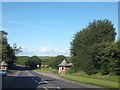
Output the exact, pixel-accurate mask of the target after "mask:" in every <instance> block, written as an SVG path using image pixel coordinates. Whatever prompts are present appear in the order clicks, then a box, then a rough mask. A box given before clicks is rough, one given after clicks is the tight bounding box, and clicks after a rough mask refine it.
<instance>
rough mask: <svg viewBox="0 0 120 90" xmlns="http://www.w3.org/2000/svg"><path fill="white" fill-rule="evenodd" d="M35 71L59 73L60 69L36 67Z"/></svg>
mask: <svg viewBox="0 0 120 90" xmlns="http://www.w3.org/2000/svg"><path fill="white" fill-rule="evenodd" d="M33 71H35V72H43V73H57V72H58V70H56V69H51V68H42V69H41V70H40V69H36V70H33Z"/></svg>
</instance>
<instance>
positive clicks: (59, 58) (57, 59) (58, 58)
mask: <svg viewBox="0 0 120 90" xmlns="http://www.w3.org/2000/svg"><path fill="white" fill-rule="evenodd" d="M64 59H66V57H65V56H63V55H58V56H56V57H55V58H52V59H51V60H50V62H49V66H50V67H52V68H54V69H58V65H59V64H60V63H61V62H62V61H63V60H64Z"/></svg>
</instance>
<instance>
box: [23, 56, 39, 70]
mask: <svg viewBox="0 0 120 90" xmlns="http://www.w3.org/2000/svg"><path fill="white" fill-rule="evenodd" d="M25 64H26V65H27V66H28V67H30V68H31V69H37V68H38V67H37V65H39V67H41V60H40V59H39V58H38V57H37V56H32V57H29V59H28V60H27V61H26V62H25Z"/></svg>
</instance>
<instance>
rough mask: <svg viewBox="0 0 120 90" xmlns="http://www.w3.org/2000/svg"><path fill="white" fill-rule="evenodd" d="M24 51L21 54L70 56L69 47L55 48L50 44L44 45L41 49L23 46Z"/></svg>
mask: <svg viewBox="0 0 120 90" xmlns="http://www.w3.org/2000/svg"><path fill="white" fill-rule="evenodd" d="M22 51H23V52H22V53H21V54H20V55H39V56H56V55H65V56H69V54H70V50H69V48H53V47H50V46H44V47H41V48H40V49H29V48H26V47H23V46H22Z"/></svg>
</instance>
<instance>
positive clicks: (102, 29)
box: [71, 19, 116, 75]
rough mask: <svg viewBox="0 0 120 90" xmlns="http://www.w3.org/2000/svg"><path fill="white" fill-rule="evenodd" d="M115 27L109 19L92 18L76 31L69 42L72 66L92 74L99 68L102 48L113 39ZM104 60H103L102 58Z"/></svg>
mask: <svg viewBox="0 0 120 90" xmlns="http://www.w3.org/2000/svg"><path fill="white" fill-rule="evenodd" d="M115 35H116V32H115V28H114V27H113V24H112V23H111V22H110V21H109V20H106V19H105V20H94V21H93V22H92V23H89V25H88V26H87V27H86V28H84V29H82V30H80V31H79V32H77V33H76V34H75V36H74V38H73V41H72V42H71V57H72V63H73V64H74V66H75V67H74V68H75V69H76V70H77V71H79V70H83V71H85V72H86V73H88V74H90V75H91V74H94V73H96V72H97V71H99V70H100V69H101V56H102V54H103V53H102V50H103V49H104V48H105V47H107V46H108V45H109V43H111V42H114V40H115ZM104 61H105V60H104ZM106 68H107V67H106Z"/></svg>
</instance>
